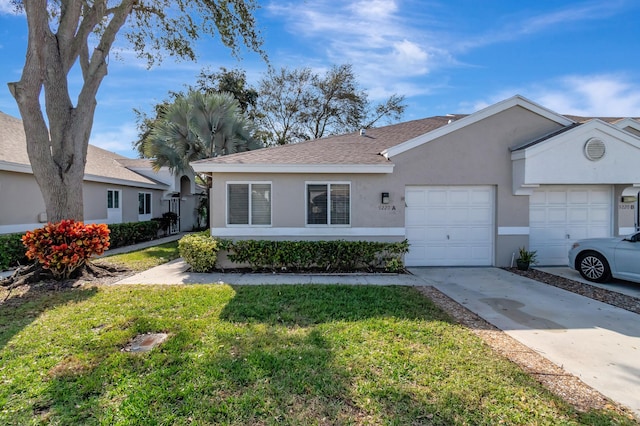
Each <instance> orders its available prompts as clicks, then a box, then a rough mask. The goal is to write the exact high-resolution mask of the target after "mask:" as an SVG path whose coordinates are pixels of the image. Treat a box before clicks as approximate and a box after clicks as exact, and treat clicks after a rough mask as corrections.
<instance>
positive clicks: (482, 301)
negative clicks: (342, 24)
mask: <svg viewBox="0 0 640 426" xmlns="http://www.w3.org/2000/svg"><path fill="white" fill-rule="evenodd" d="M188 269H189V267H188V265H187V264H186V263H184V262H183V261H182V260H181V259H177V260H174V261H172V262H169V263H168V264H165V265H162V266H159V267H156V268H152V269H150V270H148V271H145V272H143V273H140V274H137V275H134V276H132V277H129V278H126V279H124V280H122V281H120V282H118V283H117V284H193V283H226V284H232V285H260V284H352V285H407V286H422V285H432V286H434V287H436V288H437V289H438V290H440V291H441V292H443V293H444V294H446V295H447V296H449V297H451V298H452V299H454V300H455V301H457V302H458V303H460V304H462V305H463V306H465V307H467V308H468V309H469V310H471V311H472V312H475V313H476V314H478V315H479V316H481V317H482V318H484V319H485V320H487V321H488V322H490V323H492V324H493V325H495V326H496V327H498V328H500V329H501V330H503V331H504V332H505V333H507V334H508V335H510V336H511V337H513V338H515V339H516V340H518V341H520V342H521V343H523V344H525V345H527V346H528V347H530V348H532V349H534V350H535V351H537V352H538V353H540V354H541V355H543V356H544V357H545V358H547V359H549V360H550V361H552V362H554V363H555V364H557V365H559V366H561V367H563V368H564V369H565V370H566V371H568V372H569V373H571V374H573V375H575V376H577V377H579V378H580V379H582V381H584V382H585V383H587V384H588V385H590V386H591V387H593V388H595V389H597V390H598V391H599V392H601V393H602V394H603V395H605V396H607V397H609V398H611V399H612V400H614V401H617V402H619V403H622V404H624V405H626V406H627V407H629V408H631V409H632V410H633V411H634V412H635V413H636V414H637V415H638V416H640V316H639V315H637V314H634V313H631V312H629V311H626V310H623V309H619V308H616V307H613V306H610V305H607V304H605V303H601V302H598V301H595V300H592V299H589V298H587V297H583V296H580V295H577V294H575V293H571V292H568V291H565V290H561V289H559V288H556V287H553V286H549V285H546V284H543V283H539V282H537V281H534V280H531V279H528V278H525V277H522V276H520V275H515V274H512V273H510V272H508V271H505V270H502V269H499V268H411V269H410V272H411V273H412V274H405V275H395V274H347V275H338V274H335V275H334V274H328V275H316V274H223V273H210V274H199V273H193V272H189V271H188Z"/></svg>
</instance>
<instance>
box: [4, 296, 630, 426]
mask: <svg viewBox="0 0 640 426" xmlns="http://www.w3.org/2000/svg"><path fill="white" fill-rule="evenodd" d="M146 332H167V333H169V334H170V338H169V339H168V340H167V341H166V342H165V343H164V344H163V345H162V346H160V347H158V348H156V349H154V350H153V351H151V352H149V353H142V354H132V353H126V352H123V351H121V348H123V347H124V346H125V345H126V343H127V342H128V341H129V340H130V339H131V338H133V337H134V336H135V335H137V334H139V333H146ZM500 423H502V424H527V425H529V424H542V425H544V424H549V425H556V424H602V425H608V424H632V421H631V420H628V419H625V418H622V417H618V416H617V415H616V414H615V413H613V412H606V411H605V412H601V411H593V412H590V413H586V414H580V413H577V412H575V411H574V410H573V409H572V408H571V407H569V406H568V405H567V404H565V403H564V402H563V401H561V400H559V399H558V398H556V397H554V396H553V395H551V394H550V393H549V392H548V391H547V390H545V389H544V388H543V387H542V386H540V385H539V384H538V383H537V382H535V381H534V380H533V379H532V378H531V377H530V376H528V375H527V374H525V373H524V372H522V370H520V369H519V368H517V367H516V366H515V365H514V364H512V363H510V362H508V361H506V360H504V359H503V358H500V357H497V356H496V355H495V354H494V353H492V352H491V351H490V349H489V348H488V347H487V346H486V345H484V344H483V343H482V341H481V340H480V339H479V338H477V337H476V336H475V335H473V334H472V333H471V332H469V331H468V330H467V329H465V328H464V327H462V326H460V325H456V324H453V323H452V322H450V321H449V319H448V318H447V317H446V315H445V314H443V313H442V312H441V311H440V310H438V309H437V308H436V307H435V306H434V305H433V304H431V302H430V301H429V300H428V299H426V298H424V297H422V296H421V295H420V293H418V292H417V291H416V290H414V289H412V288H405V287H369V286H311V285H308V286H238V287H231V286H226V285H191V286H144V287H142V286H103V287H95V288H82V289H69V290H63V291H58V292H49V293H27V294H23V295H21V296H20V297H14V298H12V299H10V300H9V301H8V302H6V303H4V304H3V305H0V424H19V425H29V424H61V425H68V424H74V425H75V424H83V425H93V424H95V425H100V424H104V425H107V424H108V425H113V424H115V425H149V424H155V425H187V424H189V425H192V424H193V425H213V424H216V425H218V424H219V425H245V424H264V425H280V424H291V425H316V424H317V425H324V424H329V425H355V424H388V425H431V424H433V425H451V424H472V425H482V424H486V425H493V424H500Z"/></svg>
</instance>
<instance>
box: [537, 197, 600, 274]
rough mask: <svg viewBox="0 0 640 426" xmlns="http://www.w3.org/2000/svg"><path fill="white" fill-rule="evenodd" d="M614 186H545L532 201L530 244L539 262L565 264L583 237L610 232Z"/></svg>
mask: <svg viewBox="0 0 640 426" xmlns="http://www.w3.org/2000/svg"><path fill="white" fill-rule="evenodd" d="M611 197H612V196H611V187H610V186H607V185H579V186H560V185H558V186H555V185H553V186H542V187H540V188H539V189H536V190H535V191H534V193H533V195H532V196H531V199H530V201H529V203H530V204H529V205H530V209H529V228H530V234H529V248H530V249H531V250H535V251H537V253H538V264H540V265H566V264H567V262H568V260H569V259H568V253H569V249H570V248H571V245H572V244H573V242H574V241H575V240H577V239H581V238H595V237H609V236H611V229H612V225H611V209H612V207H611V203H612V198H611Z"/></svg>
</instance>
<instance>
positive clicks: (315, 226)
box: [304, 181, 353, 228]
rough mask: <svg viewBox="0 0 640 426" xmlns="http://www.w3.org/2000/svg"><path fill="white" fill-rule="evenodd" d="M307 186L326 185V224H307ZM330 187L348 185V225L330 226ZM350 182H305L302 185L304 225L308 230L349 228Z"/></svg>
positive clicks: (351, 206) (350, 209)
mask: <svg viewBox="0 0 640 426" xmlns="http://www.w3.org/2000/svg"><path fill="white" fill-rule="evenodd" d="M309 185H327V192H328V194H327V223H326V224H324V223H308V222H309ZM331 185H348V186H349V223H348V224H336V225H333V224H331ZM351 199H352V197H351V182H350V181H305V183H304V206H305V207H304V224H305V227H310V228H351V219H352V217H351V211H352V210H353V204H352V202H351Z"/></svg>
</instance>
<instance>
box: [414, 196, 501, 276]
mask: <svg viewBox="0 0 640 426" xmlns="http://www.w3.org/2000/svg"><path fill="white" fill-rule="evenodd" d="M405 200H406V205H407V207H406V209H405V228H406V236H407V239H408V240H409V244H410V247H409V253H407V255H406V256H405V263H406V264H407V266H490V265H492V264H493V235H494V225H493V223H494V220H493V218H494V209H493V206H494V194H493V187H491V186H438V187H434V186H412V187H407V188H406V190H405Z"/></svg>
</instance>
